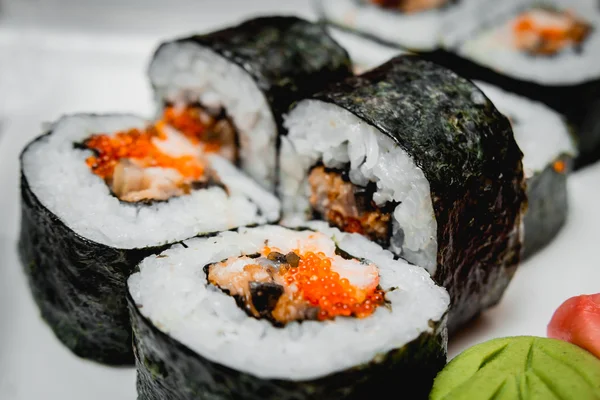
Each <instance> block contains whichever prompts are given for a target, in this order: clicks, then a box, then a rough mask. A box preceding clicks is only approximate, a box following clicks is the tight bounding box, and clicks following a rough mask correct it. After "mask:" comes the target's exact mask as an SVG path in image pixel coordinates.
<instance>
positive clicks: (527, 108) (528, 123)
mask: <svg viewBox="0 0 600 400" xmlns="http://www.w3.org/2000/svg"><path fill="white" fill-rule="evenodd" d="M475 83H476V85H477V86H478V87H479V88H480V89H481V90H483V92H484V93H485V95H486V96H487V97H489V98H490V100H492V102H493V103H494V105H495V106H496V107H498V110H500V112H502V113H503V114H504V115H506V116H507V117H508V119H509V120H510V122H511V124H512V128H513V132H514V135H515V140H516V141H517V144H518V145H519V147H520V148H521V151H522V152H523V170H524V172H525V178H526V180H527V200H528V203H527V204H528V206H527V212H526V214H525V218H524V231H525V238H524V241H523V258H528V257H530V256H531V255H532V254H534V253H535V252H537V251H538V250H540V249H542V248H543V247H544V246H545V245H546V244H548V243H549V242H550V241H551V240H552V239H553V238H554V237H555V236H556V234H557V233H558V232H559V231H560V229H561V228H562V226H563V225H564V223H565V221H566V219H567V215H568V209H569V207H568V198H567V197H568V196H567V174H568V173H569V172H570V171H571V165H572V159H573V157H574V156H575V154H576V151H575V147H574V144H573V141H572V139H571V136H570V133H569V129H568V127H567V125H566V123H565V122H564V121H563V119H562V118H561V116H560V115H559V114H557V113H556V112H555V111H553V110H551V109H550V108H548V107H546V106H545V105H544V104H542V103H538V102H535V101H532V100H529V99H527V98H525V97H521V96H518V95H515V94H512V93H508V92H506V91H504V90H502V89H500V88H497V87H495V86H492V85H489V84H487V83H484V82H475Z"/></svg>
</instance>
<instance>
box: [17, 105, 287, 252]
mask: <svg viewBox="0 0 600 400" xmlns="http://www.w3.org/2000/svg"><path fill="white" fill-rule="evenodd" d="M147 124H148V121H145V120H143V119H140V118H138V117H134V116H129V115H104V116H100V115H88V114H79V115H73V116H66V117H63V118H61V119H60V120H58V121H57V122H56V123H55V124H54V125H53V126H52V131H53V132H52V134H50V135H47V136H44V137H43V138H42V139H39V140H37V141H35V142H34V143H33V144H31V145H30V146H29V147H28V148H27V150H26V151H25V152H24V154H23V156H22V168H23V173H24V175H25V178H26V179H27V182H28V183H29V186H30V188H31V190H32V191H33V193H34V194H35V195H36V196H37V198H38V199H39V201H40V202H41V203H42V204H43V205H44V206H45V207H46V208H48V210H50V211H51V212H52V213H53V214H55V215H56V216H57V217H58V218H60V219H61V220H62V221H63V222H64V223H65V224H66V225H67V226H68V227H69V228H71V229H72V230H73V231H75V232H76V233H77V234H79V235H81V236H83V237H85V238H87V239H89V240H93V241H95V242H98V243H101V244H105V245H108V246H111V247H116V248H126V249H129V248H138V247H148V246H154V245H159V244H164V243H170V242H174V241H178V240H182V239H186V238H189V237H192V236H195V235H198V234H204V233H209V232H217V231H221V230H226V229H232V228H236V227H239V226H243V225H250V224H255V223H257V224H261V223H266V222H273V221H276V220H277V219H278V218H279V212H280V204H279V201H278V200H277V199H276V198H275V197H274V196H273V195H272V194H271V193H269V192H267V191H266V190H264V189H263V188H261V187H260V186H259V185H258V184H257V183H255V182H254V181H253V180H251V179H250V178H249V177H247V176H245V175H244V174H242V173H241V172H240V171H238V170H237V169H236V168H235V167H234V166H233V165H231V164H230V163H229V162H228V161H226V160H225V159H223V158H221V157H219V156H216V155H215V156H211V157H210V158H209V159H210V162H211V166H212V167H213V169H215V171H216V172H217V175H218V176H219V178H220V179H221V182H222V183H223V184H224V185H225V186H227V188H228V190H229V191H230V192H229V195H228V194H227V193H226V192H225V191H224V190H223V189H222V188H220V187H210V188H208V189H202V190H195V191H192V192H191V193H190V194H189V195H185V196H180V197H175V198H172V199H170V200H169V201H167V202H156V203H154V204H152V205H144V206H136V205H132V204H127V203H124V202H120V201H119V199H117V198H116V197H115V196H113V195H111V193H110V190H109V188H108V186H107V185H106V183H105V182H104V180H103V179H102V178H100V177H99V176H97V175H95V174H93V173H92V171H91V170H90V168H89V167H88V166H87V165H86V162H85V160H86V158H87V157H89V156H90V155H92V152H91V151H89V150H79V149H75V148H74V147H73V144H74V143H76V142H82V141H83V140H85V139H87V138H88V137H90V136H91V135H93V134H99V133H105V134H112V133H114V132H117V131H121V130H124V129H130V128H143V127H144V126H146V125H147Z"/></svg>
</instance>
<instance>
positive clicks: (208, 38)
mask: <svg viewBox="0 0 600 400" xmlns="http://www.w3.org/2000/svg"><path fill="white" fill-rule="evenodd" d="M173 42H175V43H195V44H197V45H200V46H202V47H206V48H209V49H211V50H212V51H214V52H215V53H217V54H219V55H221V56H222V57H224V58H226V59H227V60H229V61H231V62H232V63H235V64H237V65H238V66H239V67H241V68H242V69H243V70H245V71H246V72H247V73H248V74H249V75H250V76H251V77H252V79H253V80H254V81H255V82H256V85H257V86H258V88H259V89H260V90H261V91H262V92H263V93H264V95H265V97H266V99H267V102H268V104H269V106H270V107H271V111H272V113H273V117H274V118H275V121H276V123H277V126H278V128H279V130H280V132H281V130H282V129H283V128H282V118H283V113H285V112H286V111H287V110H288V108H289V106H290V104H292V103H293V102H294V101H296V100H299V99H301V98H303V97H304V96H306V95H308V94H310V93H313V92H315V91H317V90H321V89H323V88H324V87H326V86H327V85H328V84H329V83H330V82H334V81H337V80H340V79H344V78H345V77H347V76H350V75H351V74H352V63H351V61H350V58H349V56H348V53H347V52H346V50H345V49H344V48H343V47H341V46H340V45H339V44H338V43H337V42H335V41H334V40H333V39H332V38H331V37H330V36H329V35H328V34H327V31H326V30H325V29H324V28H323V26H321V25H320V24H316V23H313V22H309V21H306V20H303V19H300V18H297V17H293V16H268V17H259V18H254V19H250V20H247V21H244V22H242V23H241V24H239V25H237V26H233V27H230V28H226V29H223V30H219V31H216V32H212V33H208V34H203V35H194V36H190V37H186V38H181V39H177V40H174V41H172V42H166V43H163V44H161V45H160V46H159V48H158V49H157V50H156V52H155V56H156V54H157V53H158V52H160V51H161V48H162V47H163V46H165V45H167V44H169V43H173ZM153 58H154V57H153Z"/></svg>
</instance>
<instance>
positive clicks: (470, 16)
mask: <svg viewBox="0 0 600 400" xmlns="http://www.w3.org/2000/svg"><path fill="white" fill-rule="evenodd" d="M451 21H452V23H448V24H447V25H446V27H445V29H446V32H445V35H444V44H443V47H444V49H445V51H439V52H437V53H434V54H431V55H429V56H430V57H432V58H431V59H432V60H433V61H436V62H438V63H441V64H444V65H445V66H447V67H449V68H451V69H454V70H456V71H460V73H461V74H462V75H464V76H466V77H467V78H471V79H476V80H482V81H485V82H488V83H490V84H493V85H495V86H499V87H501V88H502V89H504V90H507V91H509V92H512V93H515V94H518V95H521V96H524V97H527V98H530V99H532V100H535V101H539V102H543V103H545V104H546V105H547V106H549V107H551V108H553V109H554V110H556V111H557V112H559V113H560V114H562V115H563V116H564V117H565V118H566V120H567V122H568V124H569V125H570V126H572V128H573V129H574V132H575V134H576V137H577V147H578V156H577V158H576V159H575V161H574V168H575V169H578V168H581V167H583V166H585V165H587V164H589V163H591V162H593V161H595V160H597V159H598V158H600V119H599V118H600V117H598V115H600V114H599V113H598V110H600V108H599V107H600V64H599V63H598V62H597V60H598V59H599V58H600V29H599V28H600V8H599V7H598V3H597V2H596V1H595V0H547V1H543V2H538V1H536V0H526V1H524V0H508V1H495V0H494V1H492V0H484V1H474V0H471V1H465V2H462V3H461V6H460V7H459V11H457V12H456V13H455V15H454V16H453V18H452V19H451Z"/></svg>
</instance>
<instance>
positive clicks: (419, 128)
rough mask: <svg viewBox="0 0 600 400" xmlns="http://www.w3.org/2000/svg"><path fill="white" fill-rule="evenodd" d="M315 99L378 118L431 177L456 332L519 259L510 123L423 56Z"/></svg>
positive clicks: (520, 197) (492, 297)
mask: <svg viewBox="0 0 600 400" xmlns="http://www.w3.org/2000/svg"><path fill="white" fill-rule="evenodd" d="M310 98H312V99H316V100H320V101H323V102H328V103H332V104H335V105H337V106H339V107H341V108H344V109H346V110H348V111H350V112H351V113H353V114H355V115H356V116H357V117H359V118H361V119H362V120H364V121H365V122H367V123H369V124H371V125H373V126H374V127H376V128H377V129H379V130H380V131H381V132H383V133H384V134H385V135H387V136H389V137H390V138H391V139H392V140H394V141H395V142H396V143H397V144H398V146H400V147H401V148H402V149H403V150H405V151H406V152H407V153H408V154H410V155H411V157H412V158H413V160H414V161H415V163H416V164H417V166H418V167H419V168H421V170H422V171H423V173H424V174H425V177H426V178H427V180H428V181H429V185H430V190H431V198H432V201H433V209H434V213H435V218H436V220H437V227H438V232H437V242H438V255H437V264H438V265H437V269H436V272H435V275H434V279H435V280H436V282H437V283H438V284H440V285H442V286H444V287H445V288H446V289H448V292H449V293H450V298H451V310H450V315H449V320H448V328H449V331H450V332H451V333H452V332H454V331H456V330H457V329H458V328H459V327H460V326H461V325H463V324H464V323H466V322H467V321H469V320H470V319H472V318H474V317H475V316H476V315H478V313H480V312H481V311H483V310H484V309H486V308H488V307H490V306H493V305H494V304H496V303H497V302H498V301H499V300H500V298H501V296H502V293H503V292H504V289H505V288H506V286H507V285H508V283H509V281H510V280H511V278H512V276H513V274H514V272H515V270H516V268H517V265H518V263H519V259H520V253H521V242H520V234H519V231H520V223H521V218H522V214H523V211H524V207H525V204H526V194H525V181H524V177H523V168H522V163H521V159H522V153H521V151H520V149H519V147H518V146H517V144H516V142H515V140H514V137H513V133H512V129H511V126H510V123H509V121H508V120H507V119H506V117H504V116H503V115H502V114H500V112H498V110H496V108H495V107H494V105H493V104H492V103H491V102H490V101H489V100H488V99H487V98H486V97H485V96H484V95H483V94H482V93H481V91H480V90H479V89H478V88H477V87H476V86H475V85H473V84H472V83H471V82H470V81H468V80H466V79H464V78H462V77H460V76H458V75H457V74H455V73H454V72H452V71H450V70H448V69H446V68H443V67H440V66H438V65H435V64H434V63H431V62H428V61H426V60H423V59H421V58H419V57H416V56H400V57H396V58H393V59H392V60H390V61H388V62H387V63H385V64H383V65H381V66H380V67H378V68H376V69H374V70H371V71H369V72H366V73H365V74H363V75H360V76H356V77H352V78H349V79H346V80H345V81H343V82H338V83H336V84H334V85H333V86H331V87H330V88H329V89H328V90H327V91H323V92H320V93H317V94H315V95H313V96H311V97H310Z"/></svg>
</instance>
